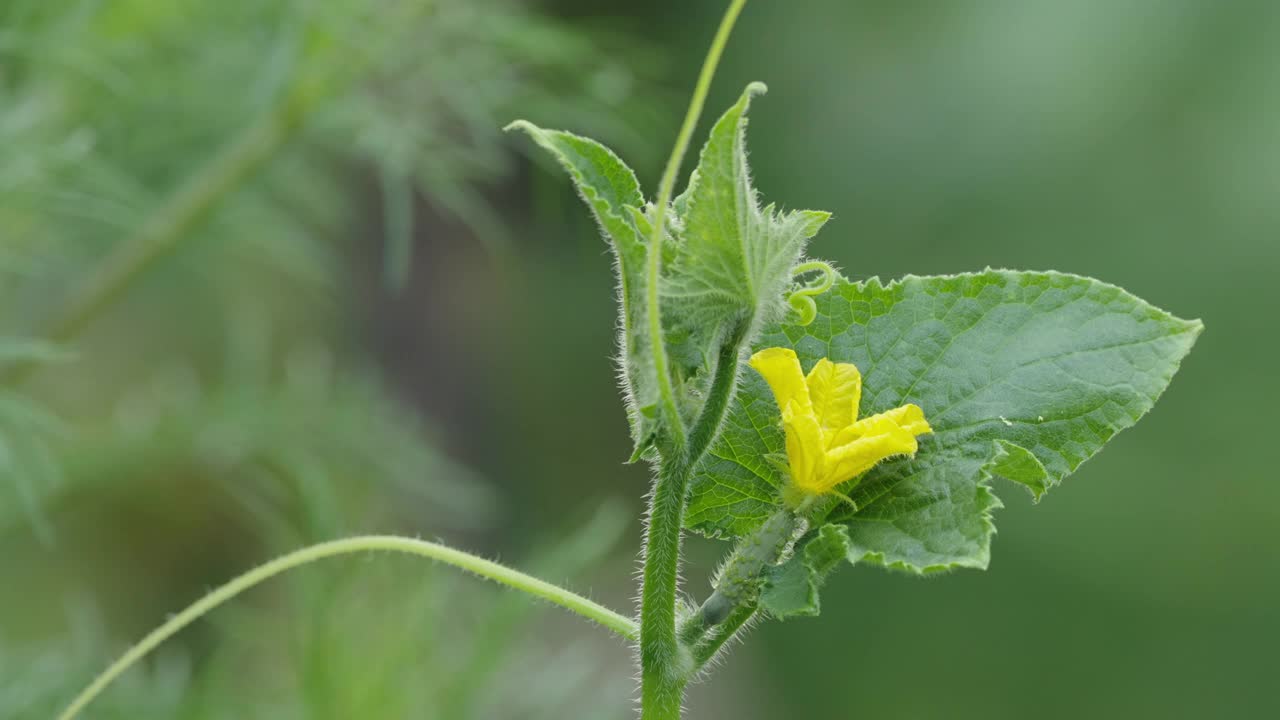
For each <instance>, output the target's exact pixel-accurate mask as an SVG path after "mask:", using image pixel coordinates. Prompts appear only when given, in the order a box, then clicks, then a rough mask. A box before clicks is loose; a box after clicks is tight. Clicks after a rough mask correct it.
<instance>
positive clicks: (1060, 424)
mask: <svg viewBox="0 0 1280 720" xmlns="http://www.w3.org/2000/svg"><path fill="white" fill-rule="evenodd" d="M817 300H818V318H817V320H816V321H814V322H813V323H811V324H809V325H808V326H805V327H799V326H796V325H788V324H783V325H775V326H773V327H771V328H769V329H768V330H766V332H765V334H764V336H763V338H762V339H761V340H760V341H759V342H758V343H757V347H779V346H780V347H790V348H793V349H795V351H796V353H797V354H798V355H799V356H800V359H801V362H802V364H803V365H804V367H805V369H806V370H807V369H808V368H809V367H811V366H812V365H813V363H815V362H816V361H817V360H818V359H820V358H822V357H829V358H831V359H832V360H834V361H837V362H851V363H854V364H855V365H857V366H858V367H859V368H860V369H861V370H862V373H863V381H864V392H863V396H862V407H861V413H862V414H864V415H866V414H870V413H876V412H882V411H884V410H888V409H890V408H893V407H896V406H898V405H902V404H904V403H908V402H911V403H916V404H918V405H920V406H921V407H922V408H923V409H924V411H925V415H926V417H927V418H928V420H929V422H930V423H931V424H932V426H933V429H934V432H933V434H932V435H927V436H923V437H922V438H921V443H920V451H919V453H918V454H917V455H916V456H915V457H914V458H912V459H898V460H894V461H889V462H886V463H883V464H881V465H880V466H878V467H876V468H875V469H873V470H872V471H870V472H869V473H867V474H866V475H865V476H864V477H863V478H861V479H860V481H855V482H856V484H853V485H852V487H846V488H845V489H846V490H848V494H849V495H850V497H851V498H852V500H853V501H854V503H855V504H856V506H857V510H856V511H855V510H854V509H852V508H850V507H849V506H848V504H846V503H842V502H841V503H835V502H833V503H832V505H831V511H830V513H829V515H828V517H827V518H826V519H827V521H829V522H838V523H841V524H843V525H844V526H845V527H846V528H847V529H848V532H849V539H850V558H851V559H854V560H863V561H870V562H875V563H880V564H883V565H888V566H891V567H895V568H901V569H906V570H912V571H916V572H927V571H932V570H940V569H945V568H951V567H979V568H982V567H986V565H987V561H988V557H989V545H990V540H991V535H992V534H993V533H994V527H993V525H992V523H991V511H992V510H994V509H995V508H998V507H1000V501H999V500H998V499H997V498H996V497H995V495H993V494H992V493H991V491H990V488H989V479H990V477H992V476H993V475H1003V476H1007V477H1009V478H1010V479H1012V480H1014V481H1017V482H1019V483H1021V484H1023V485H1025V486H1026V487H1028V488H1029V489H1031V490H1032V492H1033V493H1034V494H1035V495H1036V496H1037V497H1038V496H1039V495H1040V494H1041V493H1043V492H1044V491H1045V490H1047V489H1049V488H1051V487H1052V486H1054V485H1056V484H1057V483H1059V482H1061V480H1062V479H1063V478H1064V477H1066V476H1067V475H1068V474H1069V473H1071V472H1072V471H1074V470H1075V469H1076V468H1077V467H1078V466H1079V465H1080V463H1082V462H1084V461H1085V460H1086V459H1088V458H1089V457H1090V456H1092V455H1093V454H1094V453H1096V452H1097V451H1098V450H1099V449H1101V448H1102V446H1103V444H1105V443H1106V441H1107V440H1109V439H1110V438H1111V436H1113V435H1115V434H1116V433H1117V432H1119V431H1120V430H1123V429H1125V428H1127V427H1129V426H1131V425H1133V424H1134V423H1135V422H1136V421H1137V420H1138V418H1140V417H1141V416H1142V415H1143V414H1144V413H1145V412H1146V411H1147V410H1149V409H1150V408H1151V406H1152V404H1153V403H1154V402H1155V400H1156V398H1157V397H1159V395H1160V393H1161V392H1162V391H1163V390H1164V389H1165V387H1166V386H1167V385H1168V384H1169V381H1170V379H1171V378H1172V377H1173V374H1174V372H1175V371H1176V370H1177V368H1178V364H1179V362H1180V361H1181V359H1182V358H1183V356H1185V355H1186V354H1187V352H1188V351H1189V350H1190V349H1191V346H1192V344H1193V343H1194V341H1195V338H1196V336H1197V335H1198V333H1199V332H1200V329H1201V325H1200V323H1199V322H1197V321H1187V320H1180V319H1178V318H1176V317H1173V316H1172V315H1169V314H1168V313H1165V312H1163V311H1161V310H1159V309H1157V308H1155V307H1152V306H1151V305H1149V304H1147V303H1145V302H1143V301H1142V300H1140V299H1138V298H1136V297H1134V296H1133V295H1130V294H1129V293H1127V292H1125V291H1124V290H1121V289H1120V288H1117V287H1115V286H1112V285H1107V284H1105V283H1102V282H1098V281H1097V280H1092V279H1089V278H1084V277H1079V276H1075V275H1065V274H1061V273H1031V272H1009V271H996V270H988V271H986V272H983V273H976V274H964V275H953V276H943V277H914V276H909V277H907V278H905V279H903V280H900V281H896V282H892V283H890V284H888V285H884V284H882V283H881V282H880V281H879V280H877V279H872V280H870V281H867V282H865V283H850V282H848V281H845V280H841V281H839V282H837V283H836V285H835V286H834V287H833V288H832V289H831V290H830V291H829V292H827V293H825V294H823V295H822V296H820V297H819V298H817ZM778 418H779V412H778V408H777V406H776V404H775V403H774V401H773V397H772V395H771V394H770V392H769V389H768V387H767V386H766V385H765V383H764V382H763V380H761V379H760V377H759V376H758V375H757V374H756V373H753V372H747V373H745V374H744V377H743V381H742V386H741V388H740V391H739V393H738V397H737V399H736V401H735V403H734V406H733V408H732V410H731V412H730V417H729V420H728V423H727V424H726V426H725V428H724V430H723V432H722V434H721V436H720V437H719V439H718V440H717V442H716V443H715V445H714V446H713V447H712V449H711V450H710V452H709V453H708V454H707V456H706V457H705V458H704V459H703V461H702V462H701V464H700V466H699V468H698V469H697V472H696V477H695V479H694V483H693V488H692V492H691V499H690V504H689V510H688V513H687V516H686V517H687V521H686V522H687V524H688V526H689V527H690V528H692V529H695V530H699V531H701V532H704V533H706V534H710V535H715V536H723V537H732V536H738V535H742V534H744V533H746V532H749V531H750V530H752V529H753V528H754V527H755V526H756V525H758V524H759V522H760V521H761V520H762V519H763V518H764V517H766V516H768V514H769V513H771V512H773V510H774V509H775V507H776V505H777V503H778V502H779V487H780V485H781V483H782V482H783V477H782V471H781V470H780V469H779V468H778V467H777V465H778V463H777V462H776V461H773V462H771V457H772V458H774V459H776V458H777V457H778V456H779V454H780V453H783V452H784V449H783V437H782V432H781V430H780V428H779V426H778ZM800 561H802V558H800V559H793V561H792V562H800Z"/></svg>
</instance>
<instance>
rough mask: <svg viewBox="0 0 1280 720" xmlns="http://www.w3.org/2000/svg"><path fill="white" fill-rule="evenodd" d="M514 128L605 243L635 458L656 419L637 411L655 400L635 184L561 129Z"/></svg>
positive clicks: (607, 153) (603, 152)
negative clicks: (564, 178) (578, 199)
mask: <svg viewBox="0 0 1280 720" xmlns="http://www.w3.org/2000/svg"><path fill="white" fill-rule="evenodd" d="M513 129H515V130H522V131H524V132H525V133H528V135H529V137H531V138H533V140H534V141H535V142H537V143H538V144H539V145H541V146H542V147H543V148H545V149H547V150H548V151H550V152H551V154H552V156H554V157H555V159H556V160H557V161H559V163H560V165H561V166H563V167H564V169H565V170H566V171H568V173H569V175H570V177H571V178H573V181H574V184H575V185H576V186H577V188H578V192H579V193H580V194H581V195H582V199H583V200H584V201H586V203H587V206H588V207H590V208H591V211H592V213H594V214H595V217H596V220H597V221H598V222H599V223H600V227H601V229H602V230H603V231H604V234H605V236H606V237H607V238H608V239H609V240H610V246H611V247H612V248H613V254H614V259H615V260H616V261H617V264H618V267H617V272H618V281H619V285H620V287H619V296H620V300H621V303H620V305H621V308H620V324H621V326H622V332H621V337H620V339H619V343H620V345H621V346H622V347H621V348H620V353H621V358H620V359H619V365H620V366H621V368H622V371H623V375H624V376H625V379H626V382H625V383H624V387H625V392H626V396H627V398H626V399H627V416H628V419H629V420H630V422H631V435H632V440H633V441H634V443H635V454H636V456H639V455H640V454H643V452H644V451H645V449H646V448H647V446H648V443H649V440H650V438H651V437H652V428H653V425H654V423H655V422H656V417H655V416H651V415H649V414H646V413H645V412H642V408H649V407H653V406H655V405H656V403H657V398H658V390H657V385H656V375H655V373H654V371H653V360H652V355H651V353H650V351H649V338H648V335H647V333H646V329H645V320H644V318H645V314H644V312H645V260H646V257H647V256H648V249H647V245H646V243H645V235H644V229H643V228H642V227H637V225H636V219H637V218H639V219H643V215H641V214H640V212H639V208H641V207H643V205H644V196H643V195H642V194H641V193H640V183H639V181H637V180H636V176H635V173H634V172H632V171H631V168H629V167H627V165H626V163H624V162H622V160H621V159H619V158H618V156H617V155H615V154H614V153H613V151H612V150H610V149H608V148H606V147H605V146H603V145H601V144H600V143H598V142H596V141H594V140H591V139H589V138H584V137H580V136H578V135H574V134H573V133H568V132H564V131H562V130H544V129H542V128H539V127H537V126H536V125H534V124H532V123H530V122H527V121H525V120H517V121H515V122H513V123H511V124H510V125H508V126H507V130H513Z"/></svg>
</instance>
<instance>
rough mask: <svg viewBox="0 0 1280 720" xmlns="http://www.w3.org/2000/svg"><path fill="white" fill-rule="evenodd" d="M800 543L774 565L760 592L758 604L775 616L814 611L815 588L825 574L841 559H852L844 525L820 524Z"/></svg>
mask: <svg viewBox="0 0 1280 720" xmlns="http://www.w3.org/2000/svg"><path fill="white" fill-rule="evenodd" d="M802 543H803V544H802V545H801V546H800V547H798V548H796V552H795V553H793V554H792V556H791V557H790V558H788V559H787V561H786V562H784V563H782V564H781V565H778V566H776V567H774V568H773V570H772V571H771V572H770V573H769V576H768V582H767V584H766V585H765V588H764V591H763V592H762V593H761V594H760V607H761V608H763V609H764V610H765V612H768V613H769V614H770V615H772V616H773V617H775V618H779V619H786V618H789V617H800V616H814V615H817V614H818V612H819V610H820V605H819V603H818V591H819V590H820V589H821V588H822V584H823V582H825V581H826V578H827V574H828V573H830V572H831V570H832V569H834V568H835V567H836V565H838V564H840V562H841V561H844V560H851V556H850V554H849V552H850V543H849V530H848V528H846V527H845V526H843V525H831V524H828V525H823V526H822V527H821V528H820V529H819V530H818V531H817V532H816V533H810V534H809V536H808V537H807V538H806V539H805V540H803V541H802Z"/></svg>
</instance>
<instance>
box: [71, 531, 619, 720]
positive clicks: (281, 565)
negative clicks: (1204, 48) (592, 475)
mask: <svg viewBox="0 0 1280 720" xmlns="http://www.w3.org/2000/svg"><path fill="white" fill-rule="evenodd" d="M376 551H387V552H400V553H407V554H409V555H418V556H420V557H425V558H428V559H431V560H436V561H439V562H442V563H445V564H446V565H452V566H454V567H456V568H460V569H462V570H466V571H467V572H470V573H472V574H475V575H478V576H480V577H482V578H487V579H489V580H493V581H495V582H499V583H502V584H503V585H506V586H508V587H511V588H513V589H515V590H519V591H521V592H524V593H528V594H530V595H533V596H535V597H539V598H542V599H543V600H546V601H548V602H551V603H554V604H556V605H559V606H561V607H563V608H565V609H567V610H570V611H571V612H575V613H577V614H579V615H581V616H583V617H585V618H587V619H589V620H593V621H595V622H597V623H599V624H601V625H603V626H605V627H606V628H608V629H610V630H612V631H614V632H615V633H617V634H618V635H621V636H622V637H623V638H625V639H627V640H632V641H634V640H636V639H637V638H638V637H639V630H638V628H637V627H636V623H635V621H633V620H631V619H630V618H627V617H624V616H622V615H620V614H618V613H616V612H614V611H612V610H610V609H609V608H606V607H604V606H603V605H600V604H599V603H596V602H593V601H591V600H588V599H587V598H585V597H582V596H581V595H578V594H576V593H573V592H570V591H568V590H565V589H564V588H561V587H558V586H556V585H552V584H551V583H549V582H546V581H544V580H539V579H538V578H535V577H532V576H530V575H526V574H524V573H522V572H520V571H518V570H512V569H511V568H509V567H506V566H504V565H500V564H498V563H496V562H493V561H492V560H486V559H484V558H481V557H476V556H475V555H472V554H470V553H466V552H463V551H461V550H455V549H453V548H451V547H446V546H444V545H441V544H439V543H433V542H429V541H427V540H418V539H416V538H408V537H398V536H395V535H365V536H360V537H353V538H345V539H343V540H332V541H329V542H323V543H319V544H317V545H312V546H310V547H305V548H302V549H301V550H295V551H294V552H291V553H289V554H288V555H284V556H281V557H278V558H276V559H275V560H272V561H270V562H268V563H266V564H264V565H259V566H258V567H256V568H254V569H252V570H250V571H249V572H246V573H244V574H243V575H240V576H239V577H236V578H234V579H233V580H231V581H230V582H228V583H226V584H225V585H222V586H221V587H219V588H217V589H216V590H214V591H213V592H211V593H209V594H208V595H205V596H204V597H203V598H200V599H199V600H197V601H196V602H195V603H193V604H192V605H190V606H189V607H187V609H185V610H183V611H182V612H180V613H178V614H177V615H174V616H173V617H172V618H170V619H169V620H168V621H167V622H165V623H164V624H163V625H161V626H160V627H157V628H156V629H155V630H152V631H151V632H150V633H148V634H147V635H146V637H144V638H142V639H141V640H139V641H138V643H137V644H136V645H134V646H133V647H131V648H129V649H128V651H126V652H125V653H124V655H121V656H120V658H119V659H118V660H116V661H115V662H113V663H111V665H109V666H108V667H107V669H106V670H103V671H102V674H100V675H98V677H96V678H94V680H93V682H92V683H90V684H89V686H88V687H86V688H85V689H84V690H82V691H81V692H80V694H79V695H77V696H76V698H75V699H74V700H72V701H71V704H70V705H68V706H67V709H66V710H64V711H62V714H61V715H59V716H58V720H71V719H72V718H74V717H75V716H76V715H77V714H78V713H79V712H80V711H81V710H83V709H84V708H85V707H86V706H87V705H88V704H89V703H90V702H92V701H93V699H94V698H96V697H97V696H98V695H99V694H101V693H102V691H103V690H105V689H106V688H107V686H108V685H110V684H111V682H112V681H113V680H115V679H116V678H117V677H119V676H120V675H121V674H122V673H124V671H125V670H128V669H129V667H130V666H132V665H133V664H134V663H136V662H137V661H138V660H141V659H142V658H143V657H145V656H146V655H147V653H149V652H151V651H152V650H154V649H155V648H156V646H158V645H159V644H160V643H162V642H164V641H165V640H167V639H169V638H170V637H172V636H173V635H174V634H175V633H177V632H178V631H179V630H181V629H183V628H184V627H186V626H187V625H190V624H191V623H192V622H194V621H196V620H198V619H199V618H200V617H201V616H203V615H205V614H206V613H208V612H209V611H211V610H213V609H214V608H216V607H218V606H219V605H221V604H223V603H224V602H226V601H228V600H230V599H232V598H234V597H235V596H236V595H239V594H240V593H242V592H244V591H245V590H248V589H249V588H251V587H253V586H255V585H257V584H259V583H261V582H263V581H264V580H269V579H271V578H273V577H275V576H276V575H279V574H281V573H283V572H285V571H287V570H292V569H293V568H296V567H301V566H303V565H307V564H309V563H312V562H315V561H316V560H323V559H325V558H330V557H336V556H339V555H350V554H352V553H362V552H376Z"/></svg>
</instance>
